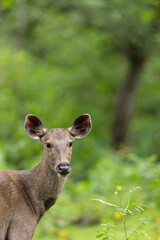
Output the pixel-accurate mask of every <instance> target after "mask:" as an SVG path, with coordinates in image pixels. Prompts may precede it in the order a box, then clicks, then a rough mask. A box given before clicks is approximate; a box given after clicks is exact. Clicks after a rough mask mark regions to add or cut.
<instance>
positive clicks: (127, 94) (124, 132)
mask: <svg viewBox="0 0 160 240" xmlns="http://www.w3.org/2000/svg"><path fill="white" fill-rule="evenodd" d="M127 55H128V59H129V71H128V73H127V75H126V77H125V80H124V82H123V84H122V87H121V90H120V92H119V95H118V98H117V104H116V108H115V116H114V122H113V132H112V134H113V144H114V146H115V147H116V148H117V147H119V146H120V145H121V144H125V143H127V141H128V136H129V124H130V120H131V114H132V111H133V108H134V102H135V96H136V91H137V87H138V84H139V81H140V75H141V73H142V71H143V67H144V63H145V57H144V55H143V54H142V52H140V51H139V49H136V48H135V47H132V48H129V51H127Z"/></svg>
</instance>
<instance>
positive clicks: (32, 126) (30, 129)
mask: <svg viewBox="0 0 160 240" xmlns="http://www.w3.org/2000/svg"><path fill="white" fill-rule="evenodd" d="M24 127H25V131H26V133H27V134H28V136H29V137H31V138H33V139H38V138H40V137H42V136H43V135H44V134H45V132H46V128H44V127H43V124H42V122H41V120H40V119H39V118H38V117H36V116H35V115H33V114H28V115H27V116H26V119H25V125H24Z"/></svg>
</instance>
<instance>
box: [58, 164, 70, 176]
mask: <svg viewBox="0 0 160 240" xmlns="http://www.w3.org/2000/svg"><path fill="white" fill-rule="evenodd" d="M56 170H57V172H58V173H59V174H60V175H61V176H63V177H65V176H67V175H68V174H69V173H70V171H71V166H70V165H69V164H68V163H66V162H62V163H60V164H59V165H58V166H57V169H56Z"/></svg>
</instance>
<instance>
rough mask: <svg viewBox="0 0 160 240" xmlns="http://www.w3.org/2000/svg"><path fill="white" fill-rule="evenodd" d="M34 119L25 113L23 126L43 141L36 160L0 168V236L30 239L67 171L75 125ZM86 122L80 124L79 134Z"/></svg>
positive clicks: (9, 239) (3, 239)
mask: <svg viewBox="0 0 160 240" xmlns="http://www.w3.org/2000/svg"><path fill="white" fill-rule="evenodd" d="M82 116H88V115H82ZM80 117H81V116H80ZM37 119H38V118H37V117H35V116H34V115H28V116H27V120H26V125H25V129H26V132H27V134H28V135H29V136H30V137H32V138H39V139H40V141H41V142H42V143H43V144H44V145H45V147H44V153H43V157H42V161H41V162H40V164H39V165H38V166H36V167H35V168H33V169H32V170H26V171H14V170H0V240H30V239H32V236H33V234H34V232H35V229H36V226H37V224H38V222H39V220H40V219H41V217H42V216H43V215H44V214H45V212H46V211H47V210H48V209H49V208H50V207H51V206H52V205H54V203H55V202H56V200H57V198H58V197H59V194H60V193H61V191H62V188H63V185H64V183H65V181H66V176H67V175H68V173H69V172H70V160H71V146H70V143H71V141H73V138H74V137H76V131H77V130H76V128H74V129H73V127H71V128H69V129H45V128H44V127H43V125H42V123H41V122H40V120H39V119H38V120H37ZM89 120H90V119H89ZM75 121H76V120H75ZM87 121H88V120H87ZM83 122H85V121H83ZM88 124H90V123H89V122H88V123H87V122H86V125H85V128H84V126H83V127H82V128H81V129H83V131H82V132H83V134H84V129H87V126H89V125H88ZM77 126H78V125H77ZM90 128H91V125H90V126H89V128H88V129H89V130H90ZM88 132H89V131H87V132H85V134H84V136H85V135H86V133H88ZM78 137H82V136H80V135H77V138H78ZM68 144H69V145H68Z"/></svg>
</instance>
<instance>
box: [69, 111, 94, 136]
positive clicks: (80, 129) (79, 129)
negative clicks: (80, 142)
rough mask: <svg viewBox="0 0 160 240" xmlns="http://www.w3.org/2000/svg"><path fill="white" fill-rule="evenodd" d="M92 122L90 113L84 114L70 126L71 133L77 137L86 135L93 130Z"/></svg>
mask: <svg viewBox="0 0 160 240" xmlns="http://www.w3.org/2000/svg"><path fill="white" fill-rule="evenodd" d="M91 127H92V122H91V117H90V115H89V114H83V115H81V116H79V117H78V118H76V119H75V120H74V122H73V124H72V126H71V127H70V128H69V131H70V133H71V135H72V136H73V137H75V138H82V137H85V136H86V135H87V134H88V133H89V132H90V130H91Z"/></svg>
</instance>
